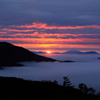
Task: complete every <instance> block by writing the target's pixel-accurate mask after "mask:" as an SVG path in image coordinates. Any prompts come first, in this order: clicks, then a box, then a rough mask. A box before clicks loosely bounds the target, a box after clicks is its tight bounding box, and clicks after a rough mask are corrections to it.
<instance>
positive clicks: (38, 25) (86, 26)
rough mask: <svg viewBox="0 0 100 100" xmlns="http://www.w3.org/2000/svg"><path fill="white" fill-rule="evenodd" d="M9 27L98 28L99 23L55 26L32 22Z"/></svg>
mask: <svg viewBox="0 0 100 100" xmlns="http://www.w3.org/2000/svg"><path fill="white" fill-rule="evenodd" d="M9 27H16V28H37V29H83V28H94V29H100V25H84V26H55V25H47V24H46V23H32V25H28V24H27V25H10V26H9Z"/></svg>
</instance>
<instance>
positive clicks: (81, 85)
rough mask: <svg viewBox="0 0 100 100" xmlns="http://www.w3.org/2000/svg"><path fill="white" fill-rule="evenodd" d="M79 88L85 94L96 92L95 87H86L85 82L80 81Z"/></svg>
mask: <svg viewBox="0 0 100 100" xmlns="http://www.w3.org/2000/svg"><path fill="white" fill-rule="evenodd" d="M79 89H80V90H81V91H82V92H83V93H85V94H92V95H94V93H95V92H96V90H95V89H93V88H92V87H90V88H88V87H87V86H86V85H85V84H83V83H81V84H79Z"/></svg>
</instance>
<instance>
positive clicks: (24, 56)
mask: <svg viewBox="0 0 100 100" xmlns="http://www.w3.org/2000/svg"><path fill="white" fill-rule="evenodd" d="M23 61H37V62H39V61H57V60H55V59H52V58H48V57H44V56H40V55H37V54H35V53H33V52H31V51H29V50H27V49H25V48H22V47H19V46H14V45H12V44H10V43H7V42H0V66H22V65H21V64H18V63H17V62H23Z"/></svg>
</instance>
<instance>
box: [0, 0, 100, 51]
mask: <svg viewBox="0 0 100 100" xmlns="http://www.w3.org/2000/svg"><path fill="white" fill-rule="evenodd" d="M99 4H100V0H70V1H69V0H53V1H52V0H49V1H48V0H42V2H41V1H40V0H9V1H7V0H0V41H7V42H10V43H13V44H16V45H20V46H23V47H26V48H28V49H30V50H44V49H53V50H58V51H59V50H65V49H66V50H68V49H72V48H75V49H76V48H77V49H83V50H93V49H94V50H98V51H99V52H100V48H99V47H100V20H99V19H100V13H99V12H100V7H99ZM21 44H22V45H21ZM33 45H34V46H33Z"/></svg>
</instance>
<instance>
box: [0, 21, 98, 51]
mask: <svg viewBox="0 0 100 100" xmlns="http://www.w3.org/2000/svg"><path fill="white" fill-rule="evenodd" d="M55 29H56V30H55ZM88 29H90V30H93V31H94V30H99V29H100V25H84V26H56V25H51V26H50V25H47V24H46V23H32V24H31V25H28V24H26V25H19V26H18V25H8V26H7V27H4V26H2V27H1V28H0V41H7V42H10V43H13V44H15V45H18V46H22V47H24V48H27V49H29V50H32V51H46V50H51V51H52V52H62V51H67V50H70V49H77V50H83V51H92V50H94V51H97V52H100V38H99V37H100V34H98V33H95V31H94V33H93V32H92V31H90V30H89V32H88V33H83V31H87V30H88ZM68 30H70V31H68ZM73 30H74V31H75V32H74V31H73ZM77 30H78V31H77ZM49 31H52V32H49ZM53 31H54V32H53ZM63 31H64V32H63ZM67 31H68V32H67ZM72 31H73V32H72ZM80 31H81V32H82V33H81V32H80Z"/></svg>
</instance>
